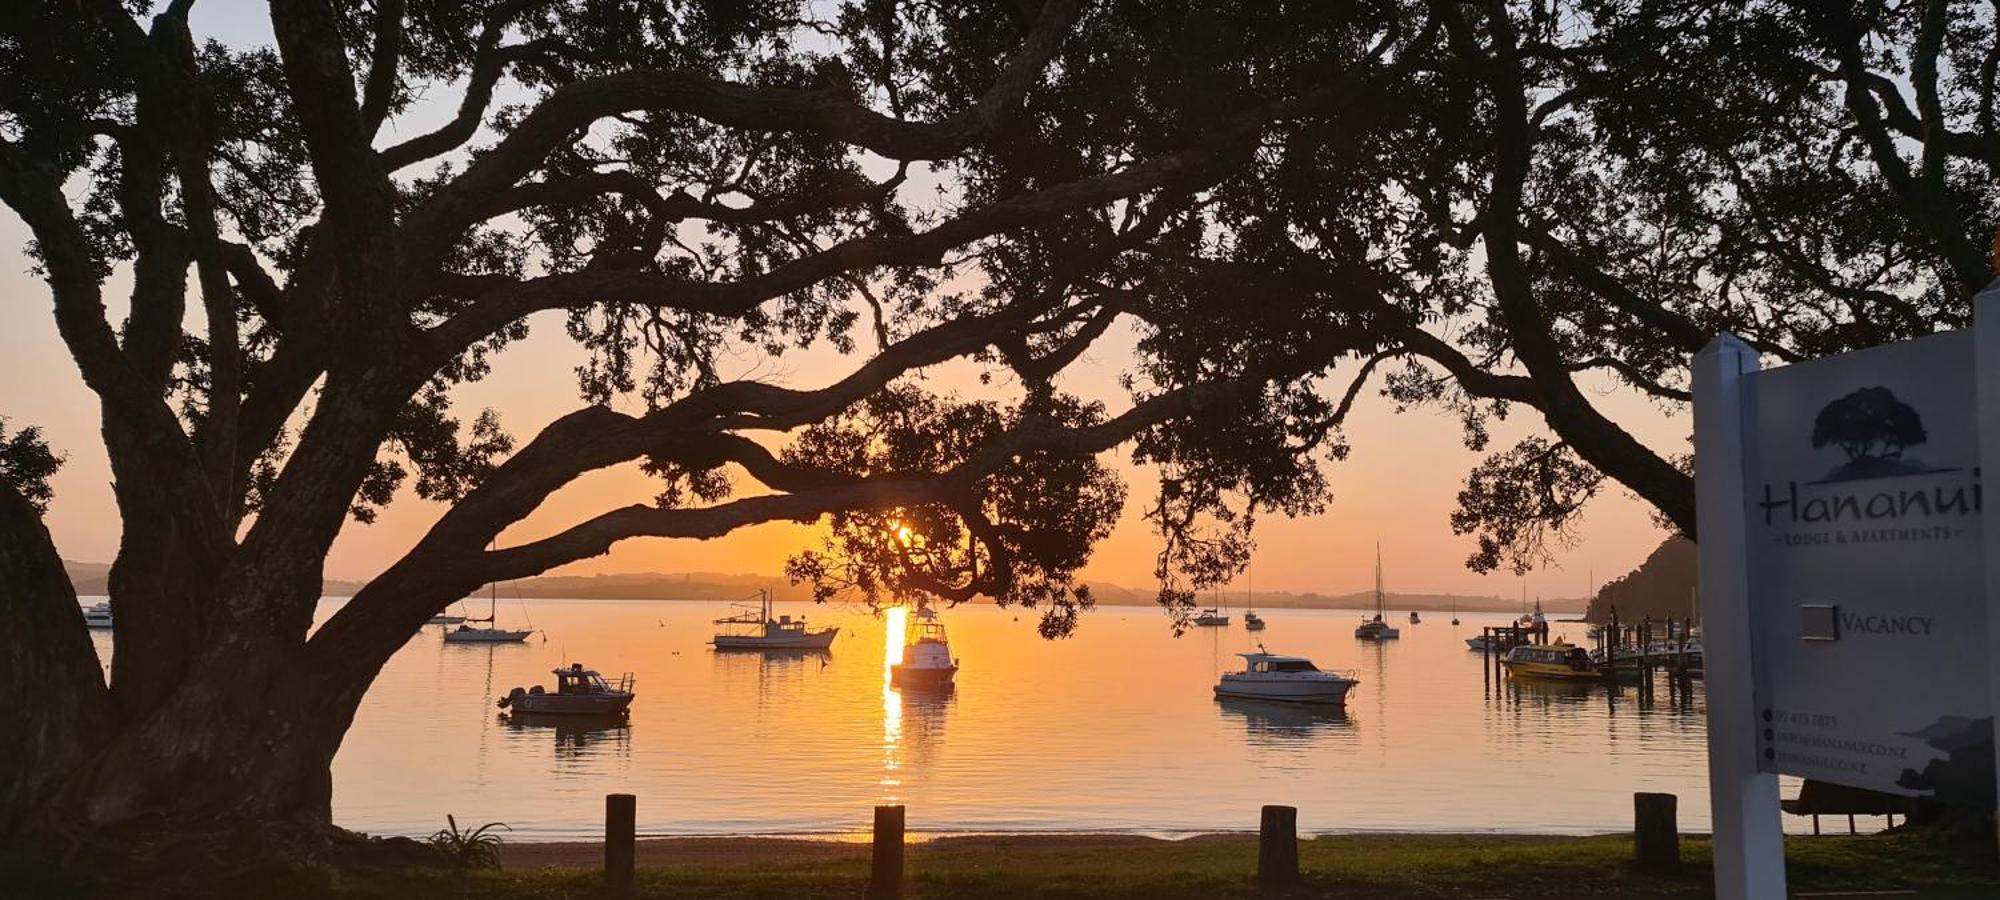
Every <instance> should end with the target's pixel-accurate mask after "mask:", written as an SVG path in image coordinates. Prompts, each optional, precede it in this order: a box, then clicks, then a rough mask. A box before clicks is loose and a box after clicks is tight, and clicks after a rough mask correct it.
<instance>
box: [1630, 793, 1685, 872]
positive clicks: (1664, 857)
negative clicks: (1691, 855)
mask: <svg viewBox="0 0 2000 900" xmlns="http://www.w3.org/2000/svg"><path fill="white" fill-rule="evenodd" d="M1679 802H1680V801H1679V799H1678V798H1676V797H1675V796H1674V795H1673V794H1646V793H1639V794H1633V795H1632V845H1633V850H1634V853H1635V855H1636V856H1637V858H1638V861H1639V865H1640V866H1642V867H1644V868H1648V869H1655V870H1665V869H1675V868H1679V867H1680V864H1681V832H1680V824H1679V822H1678V821H1677V819H1676V813H1677V812H1678V810H1677V809H1676V807H1677V806H1678V805H1679Z"/></svg>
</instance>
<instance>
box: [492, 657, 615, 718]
mask: <svg viewBox="0 0 2000 900" xmlns="http://www.w3.org/2000/svg"><path fill="white" fill-rule="evenodd" d="M551 674H553V675H555V676H556V689H555V690H553V691H549V690H544V689H543V688H542V686H541V685H539V684H538V685H535V686H534V687H531V688H525V689H523V688H518V687H517V688H515V689H513V690H512V691H509V692H508V693H507V696H505V697H502V698H500V708H501V709H508V710H512V711H513V712H516V713H521V714H525V715H560V716H605V717H609V716H623V715H625V714H626V712H627V711H628V710H630V709H631V706H632V697H633V693H632V683H633V682H632V673H630V672H627V673H625V674H624V675H622V676H619V678H618V681H617V682H616V683H615V684H614V683H612V682H609V681H606V680H605V679H604V676H603V675H600V674H598V672H597V670H596V669H586V668H584V667H583V663H571V664H569V665H568V666H566V667H563V668H558V669H553V670H551Z"/></svg>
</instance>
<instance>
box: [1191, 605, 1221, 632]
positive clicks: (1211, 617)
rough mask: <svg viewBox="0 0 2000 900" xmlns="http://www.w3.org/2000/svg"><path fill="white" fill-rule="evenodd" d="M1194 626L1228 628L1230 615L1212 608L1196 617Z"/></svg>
mask: <svg viewBox="0 0 2000 900" xmlns="http://www.w3.org/2000/svg"><path fill="white" fill-rule="evenodd" d="M1194 624H1196V625H1201V626H1205V627H1216V626H1226V625H1228V624H1229V614H1228V613H1225V612H1223V611H1221V610H1219V609H1216V608H1215V607H1213V606H1211V607H1209V608H1207V609H1204V610H1202V611H1201V614H1200V615H1197V616H1195V617H1194Z"/></svg>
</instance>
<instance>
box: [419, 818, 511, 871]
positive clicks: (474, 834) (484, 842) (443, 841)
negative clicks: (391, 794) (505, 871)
mask: <svg viewBox="0 0 2000 900" xmlns="http://www.w3.org/2000/svg"><path fill="white" fill-rule="evenodd" d="M444 821H445V827H444V828H440V829H438V831H437V833H436V834H433V835H431V841H430V843H431V849H432V850H435V851H437V854H438V855H439V856H442V857H444V859H445V861H446V862H448V863H450V864H452V865H454V866H457V867H459V868H462V869H498V868H500V844H501V840H500V836H499V835H497V834H494V833H493V832H494V831H495V830H499V831H512V830H514V829H512V828H508V827H507V823H505V822H488V823H486V824H484V825H481V826H479V827H478V828H472V829H467V830H464V831H461V830H459V827H458V819H457V818H456V817H454V816H450V815H446V816H445V817H444Z"/></svg>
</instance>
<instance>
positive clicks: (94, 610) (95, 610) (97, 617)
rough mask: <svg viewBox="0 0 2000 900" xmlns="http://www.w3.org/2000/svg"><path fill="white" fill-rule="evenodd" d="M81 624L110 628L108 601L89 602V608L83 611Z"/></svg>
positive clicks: (109, 606)
mask: <svg viewBox="0 0 2000 900" xmlns="http://www.w3.org/2000/svg"><path fill="white" fill-rule="evenodd" d="M83 624H84V625H86V626H89V627H91V628H110V627H111V604H110V602H108V601H104V600H99V601H97V602H96V603H93V604H91V605H90V608H89V609H86V610H84V611H83Z"/></svg>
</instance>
